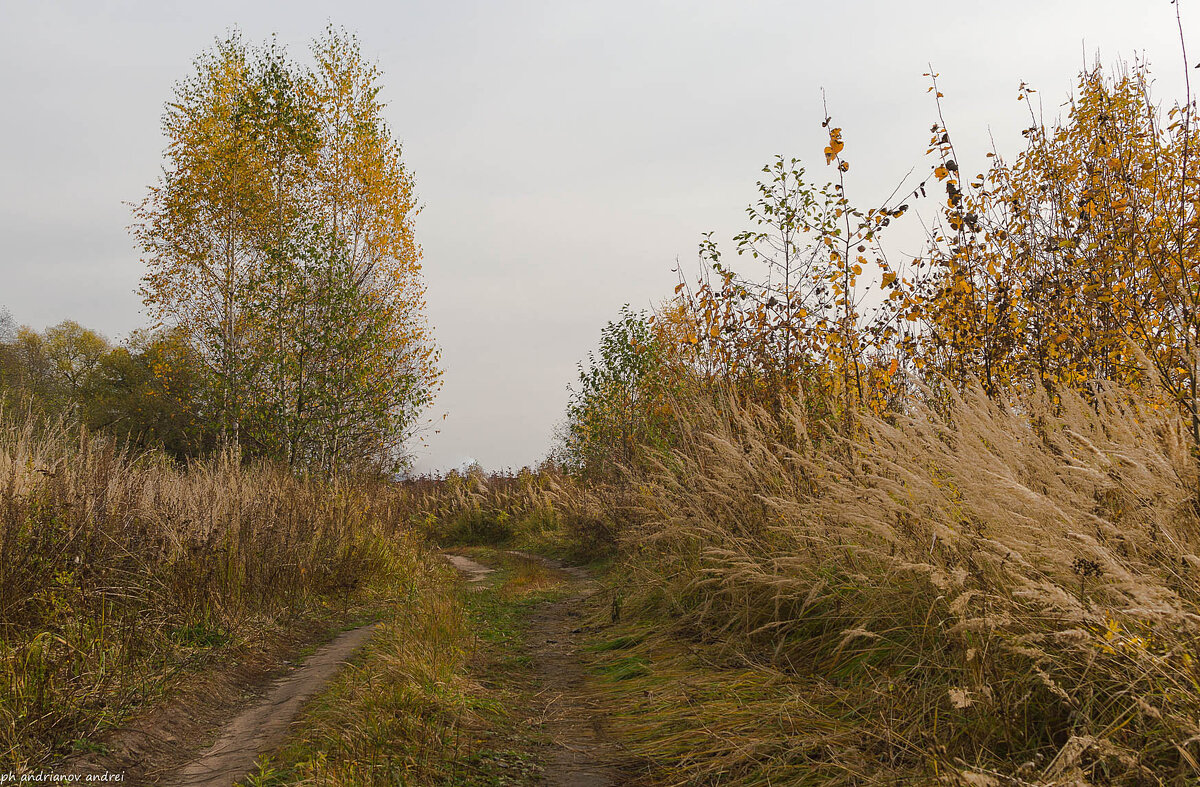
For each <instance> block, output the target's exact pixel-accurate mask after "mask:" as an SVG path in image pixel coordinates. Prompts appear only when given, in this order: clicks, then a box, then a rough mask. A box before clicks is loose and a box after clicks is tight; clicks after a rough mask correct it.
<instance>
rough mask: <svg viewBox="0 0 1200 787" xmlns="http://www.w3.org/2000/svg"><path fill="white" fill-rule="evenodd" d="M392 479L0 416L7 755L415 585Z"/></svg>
mask: <svg viewBox="0 0 1200 787" xmlns="http://www.w3.org/2000/svg"><path fill="white" fill-rule="evenodd" d="M416 552H417V544H416V541H415V539H414V538H413V536H412V535H411V532H410V530H409V528H408V527H407V521H406V520H404V519H403V518H402V517H401V516H400V515H399V508H398V507H397V506H396V505H395V504H394V501H393V499H392V494H391V492H390V491H389V490H388V489H387V488H386V487H383V486H381V485H374V484H369V483H361V484H356V483H347V482H336V483H327V482H323V481H318V480H312V479H310V480H303V479H297V478H296V477H294V476H293V475H292V474H290V473H289V472H287V470H286V469H284V468H276V467H271V466H265V465H262V466H245V465H241V464H239V463H238V462H236V461H232V460H231V459H230V458H228V457H225V458H218V459H214V460H212V461H210V462H205V463H198V464H195V465H192V466H190V467H188V468H179V467H176V466H174V465H173V464H172V463H170V462H169V461H168V460H166V459H165V458H164V457H163V456H161V455H158V454H153V453H147V454H137V455H135V454H131V453H128V452H126V451H124V450H122V449H121V448H120V447H119V446H116V445H114V444H113V443H112V442H111V441H109V440H106V439H103V438H98V437H94V436H91V435H87V434H80V433H78V432H76V431H72V430H68V429H67V428H65V427H63V426H61V425H57V426H56V425H38V424H35V423H34V422H33V421H32V419H28V418H16V417H13V416H12V414H0V761H2V762H3V763H4V764H5V765H6V766H7V767H18V768H19V767H29V766H33V765H36V764H39V763H42V762H44V761H45V760H46V759H47V758H48V757H50V756H51V755H52V754H54V753H61V752H64V751H66V750H69V749H70V748H71V746H72V744H73V742H76V741H79V742H83V741H86V739H87V738H88V737H89V736H91V735H92V734H93V733H94V732H96V731H97V730H99V729H103V728H104V727H106V726H110V725H112V724H114V723H116V722H118V721H119V720H120V719H121V718H122V717H123V715H124V714H125V713H126V712H127V711H128V710H129V709H130V708H131V707H134V706H137V705H138V704H141V703H144V702H146V701H149V700H152V699H153V698H154V697H155V696H157V694H158V693H159V692H160V691H161V689H162V687H163V685H164V683H165V682H166V681H167V680H168V679H169V678H170V677H171V676H173V675H175V674H177V673H178V672H179V671H180V670H186V669H188V668H190V667H192V666H194V665H196V664H198V663H201V662H203V661H204V660H205V659H207V658H208V657H209V654H210V653H213V652H215V651H217V650H221V649H223V648H229V649H230V652H231V653H236V652H237V650H238V649H239V648H240V647H242V646H246V645H253V644H254V643H256V642H259V641H260V640H262V639H263V638H264V637H267V636H270V635H271V634H272V632H279V631H280V630H282V629H283V628H285V627H287V626H289V625H291V623H293V622H295V621H297V620H300V619H312V618H314V617H332V616H336V615H337V614H339V611H344V610H345V609H346V608H347V607H351V606H353V605H354V604H355V603H359V602H362V601H365V600H366V599H368V597H370V596H371V595H372V594H380V595H394V594H396V593H397V592H402V591H403V585H404V584H405V582H406V581H407V577H409V576H410V575H411V574H412V571H413V568H412V567H413V565H414V561H415V560H416Z"/></svg>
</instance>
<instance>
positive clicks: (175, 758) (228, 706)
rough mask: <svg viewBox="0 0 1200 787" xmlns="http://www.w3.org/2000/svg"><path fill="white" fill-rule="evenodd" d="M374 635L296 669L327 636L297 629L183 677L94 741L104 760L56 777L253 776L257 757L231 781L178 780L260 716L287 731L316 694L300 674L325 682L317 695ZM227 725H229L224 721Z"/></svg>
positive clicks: (359, 636) (78, 762) (76, 762)
mask: <svg viewBox="0 0 1200 787" xmlns="http://www.w3.org/2000/svg"><path fill="white" fill-rule="evenodd" d="M371 628H372V627H371V626H365V627H362V628H359V629H354V630H353V631H349V632H346V633H345V634H343V635H341V636H339V637H338V638H336V639H334V640H333V641H332V642H330V643H328V644H327V645H324V646H323V647H321V648H319V649H318V650H317V651H316V652H315V653H314V654H313V655H312V657H310V658H309V659H308V660H307V661H306V663H305V664H304V666H302V667H298V668H297V667H293V666H292V662H290V661H289V658H291V657H292V656H294V654H295V653H297V652H298V651H299V650H300V649H301V648H302V647H303V646H304V644H305V643H311V642H313V641H314V640H315V641H320V640H321V639H322V638H323V637H324V630H323V629H322V628H321V627H319V626H317V625H316V624H309V625H305V626H302V627H300V628H299V629H297V630H295V631H293V632H292V634H291V636H289V637H286V638H281V639H277V640H275V641H273V642H271V643H270V644H269V645H268V646H266V647H264V648H263V649H261V650H259V651H256V652H253V653H250V654H248V655H246V656H245V658H243V659H241V660H240V662H239V663H238V664H236V665H221V666H214V667H212V668H210V669H207V670H205V671H203V672H201V673H200V674H198V675H191V676H188V677H185V678H183V679H181V682H180V684H179V685H177V686H174V687H172V688H171V690H170V691H169V692H168V695H169V698H168V699H166V700H164V701H163V702H160V703H156V704H155V705H153V706H151V707H148V708H146V709H145V710H143V711H141V712H139V713H137V714H135V715H134V716H133V717H131V718H130V719H129V720H128V721H127V722H126V723H125V724H123V725H122V726H121V727H120V728H118V729H115V730H113V731H111V732H110V733H108V734H107V735H105V736H103V737H101V738H99V739H97V740H96V741H95V742H96V743H99V744H101V745H102V746H103V747H104V748H105V750H106V751H105V753H103V754H88V755H79V756H75V757H72V758H70V759H68V760H67V761H66V762H65V763H63V764H62V765H61V766H60V767H58V768H55V769H54V770H55V771H56V772H59V773H78V774H83V775H86V774H100V773H105V772H108V773H120V774H124V780H123V782H122V783H123V784H127V785H166V784H188V785H192V784H225V785H228V784H232V783H233V781H234V779H235V778H236V779H240V778H242V777H243V776H245V775H246V773H247V772H248V771H249V770H250V768H251V767H252V766H253V764H254V759H255V757H257V756H258V751H256V752H255V753H254V754H253V755H250V756H249V759H248V760H247V761H246V764H245V767H244V768H242V770H241V771H240V772H239V773H237V775H236V777H230V778H229V779H228V780H224V779H223V780H221V781H212V782H206V781H196V780H194V777H189V778H191V779H192V780H190V781H186V782H185V781H181V780H182V779H183V778H184V777H185V775H186V774H189V773H191V768H192V767H193V766H192V765H189V763H192V764H193V765H195V764H196V763H198V762H199V760H197V757H198V756H199V755H201V753H202V752H204V750H205V746H206V745H207V744H209V743H211V742H213V741H218V743H217V745H215V746H212V747H211V748H210V749H209V751H213V750H216V749H217V748H218V747H220V746H221V745H222V744H221V741H224V740H225V739H226V738H227V737H228V734H227V732H226V731H227V729H228V727H229V726H230V725H232V724H234V723H237V722H238V721H239V720H240V719H242V717H243V716H245V715H247V714H252V713H253V712H254V711H256V710H257V709H260V708H263V707H270V708H275V709H277V710H278V715H276V716H275V719H274V720H273V721H272V722H271V723H272V724H274V725H275V726H276V727H278V723H277V722H278V721H279V720H281V719H283V717H284V716H287V718H286V720H282V730H283V731H284V732H286V729H287V726H288V725H289V724H290V723H291V721H292V720H293V719H294V717H295V715H296V712H298V710H299V706H300V704H302V703H303V701H304V699H306V698H307V697H309V696H311V694H312V693H313V688H312V685H313V684H312V683H310V682H307V681H305V680H297V679H298V678H300V676H302V675H308V676H312V675H315V674H321V675H324V676H325V677H324V679H323V680H321V681H320V682H319V683H318V688H319V685H320V683H323V682H324V681H325V680H328V677H329V676H331V675H332V672H333V671H334V670H336V668H337V666H338V665H339V664H340V663H341V662H342V661H344V659H345V657H346V656H347V655H348V653H349V651H347V650H346V647H347V642H349V643H351V644H352V645H353V647H351V648H350V651H352V650H353V649H354V647H357V645H359V644H361V642H362V641H365V639H366V636H368V635H369V632H370V629H371ZM347 638H349V639H347ZM331 656H333V657H336V661H335V662H334V664H333V665H332V669H330V667H329V665H328V664H327V662H328V661H329V658H330V657H331ZM318 664H321V665H323V666H322V667H321V671H320V672H319V673H314V672H308V670H310V668H313V667H315V666H316V665H318ZM284 687H287V688H284ZM281 689H283V691H281ZM288 691H294V692H296V693H304V692H307V693H304V696H303V697H301V698H300V699H298V700H297V701H296V702H295V703H294V705H292V704H289V703H288V702H287V697H286V696H285V694H286V692H288ZM288 714H290V715H288ZM231 718H232V719H234V721H233V722H230V721H229V720H230V719H231ZM227 723H228V724H227ZM258 732H260V730H258V729H256V730H255V733H258ZM243 737H245V738H246V739H247V740H249V739H250V738H251V737H253V740H254V741H255V743H256V744H259V743H261V744H262V745H263V746H270V745H277V743H278V741H277V740H276V739H275V738H274V737H270V738H269V739H266V738H263V737H262V736H261V735H258V734H256V735H254V736H250V735H244V736H243ZM226 748H227V747H226ZM222 751H224V749H222ZM226 762H228V763H229V764H230V765H231V767H241V766H240V765H238V766H233V765H232V764H233V762H234V760H233V759H230V760H227V761H226ZM227 770H228V769H227Z"/></svg>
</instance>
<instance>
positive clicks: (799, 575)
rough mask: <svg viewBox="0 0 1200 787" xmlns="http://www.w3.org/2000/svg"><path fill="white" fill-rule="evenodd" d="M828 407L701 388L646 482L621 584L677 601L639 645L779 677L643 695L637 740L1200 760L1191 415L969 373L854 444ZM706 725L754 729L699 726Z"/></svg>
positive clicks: (902, 755) (935, 770)
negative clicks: (1028, 388)
mask: <svg viewBox="0 0 1200 787" xmlns="http://www.w3.org/2000/svg"><path fill="white" fill-rule="evenodd" d="M811 426H812V425H810V424H808V423H807V421H806V415H805V411H804V408H803V407H802V406H800V405H795V406H793V407H791V408H790V409H788V410H786V411H784V412H782V414H780V415H775V416H772V415H769V414H767V413H765V412H762V411H747V410H745V409H740V408H737V407H733V406H731V405H729V403H724V406H723V407H722V408H718V407H716V406H712V405H703V404H697V405H694V406H693V407H692V408H691V410H690V416H689V419H688V422H687V423H686V424H685V425H684V427H685V428H684V430H683V434H684V435H685V438H684V441H683V442H682V444H681V445H680V446H679V448H678V449H677V450H676V451H675V452H674V453H673V454H672V455H671V456H670V458H669V459H668V460H667V461H665V462H664V463H663V464H662V466H661V467H660V470H659V472H658V473H657V474H656V475H655V476H654V477H653V478H652V479H649V480H647V481H646V482H645V483H643V485H642V495H643V501H644V506H645V516H646V524H645V525H644V526H643V527H642V528H640V529H639V530H637V531H635V532H632V533H630V534H629V535H628V537H627V539H626V543H625V547H626V553H627V559H626V560H625V564H624V565H625V567H624V569H623V570H624V572H625V573H624V574H623V576H622V580H621V581H622V582H623V583H624V585H625V587H626V588H628V589H629V592H630V594H631V601H632V604H631V605H629V606H631V607H632V608H633V609H635V610H639V611H640V614H641V615H642V616H646V617H648V618H649V619H651V620H661V619H664V618H665V619H669V620H672V621H674V624H673V625H672V626H671V629H670V630H671V637H670V638H669V639H668V640H666V641H664V642H660V643H659V645H657V646H655V645H653V640H652V641H651V644H648V645H646V646H645V648H647V650H646V652H645V653H644V654H643V657H644V658H651V657H652V656H653V653H654V647H660V648H661V647H665V648H666V649H667V651H666V652H668V653H676V652H677V651H678V645H679V643H683V644H686V646H687V648H688V649H690V652H691V653H692V654H693V656H692V657H691V658H692V659H693V661H691V662H680V661H679V659H678V658H677V656H671V659H669V660H668V662H664V663H662V664H660V665H659V667H658V673H657V674H658V675H659V676H660V678H662V679H663V680H664V681H665V683H666V684H668V685H670V686H671V688H670V689H669V690H670V691H673V692H675V693H676V694H678V693H679V690H678V687H677V686H675V685H674V684H675V683H676V682H678V681H683V682H686V679H687V677H688V674H689V670H695V669H701V668H702V665H706V664H707V665H711V664H712V663H714V660H715V662H717V663H723V664H724V665H725V666H724V667H723V668H722V669H719V670H717V671H715V672H713V671H712V670H711V669H708V667H703V669H705V670H706V671H708V672H709V673H711V676H712V677H711V679H712V680H713V681H716V685H720V684H721V682H722V681H725V682H729V681H732V682H733V684H734V685H736V684H739V682H744V681H750V682H751V683H753V684H754V685H755V686H758V685H760V684H761V685H763V686H769V687H770V689H769V690H767V689H764V690H763V691H762V692H757V691H756V693H754V699H753V702H751V701H750V700H746V701H734V700H733V699H731V698H734V697H737V696H738V693H737V692H727V693H720V692H718V695H719V696H713V697H710V698H709V700H708V701H707V702H702V701H699V700H697V701H694V702H693V701H688V702H686V703H683V704H682V705H681V704H678V703H668V704H667V706H666V707H668V708H671V710H666V711H664V710H663V709H662V708H660V709H658V710H653V709H651V708H649V707H645V709H644V712H642V713H639V712H637V711H634V712H632V714H631V715H629V716H628V718H627V719H626V721H627V723H628V724H629V725H631V727H630V729H631V735H632V739H633V740H636V751H638V753H640V754H642V755H644V756H646V757H648V758H650V759H651V760H655V761H658V762H660V763H662V764H664V765H666V766H669V767H670V768H671V769H673V770H674V771H675V772H678V773H680V774H683V776H682V779H683V780H682V781H680V782H679V783H686V780H687V779H688V778H697V779H699V778H701V777H705V776H712V774H716V773H721V774H725V775H726V777H727V778H729V779H730V781H729V782H728V783H764V784H765V783H771V784H790V783H860V782H862V781H863V780H868V781H871V780H873V781H876V782H879V783H889V782H891V781H894V780H896V779H902V778H903V779H917V780H925V779H939V780H946V779H949V780H951V781H961V782H964V783H967V782H969V783H973V784H986V783H996V784H1010V783H1036V784H1063V783H1068V782H1071V781H1072V780H1074V781H1075V782H1077V783H1079V782H1090V783H1097V784H1110V783H1111V784H1143V783H1145V784H1155V783H1174V781H1175V780H1191V779H1195V778H1196V777H1197V776H1198V775H1200V765H1198V762H1200V746H1198V745H1197V740H1198V739H1200V737H1198V736H1200V683H1198V682H1197V681H1198V679H1200V671H1198V670H1200V664H1198V662H1200V652H1198V647H1200V616H1198V615H1197V607H1196V604H1197V600H1200V579H1198V577H1197V573H1196V572H1197V570H1198V569H1200V555H1198V554H1197V553H1198V551H1200V521H1198V519H1197V514H1196V509H1195V504H1194V501H1195V488H1196V473H1195V462H1194V459H1193V457H1192V454H1191V446H1190V445H1189V442H1188V440H1187V439H1186V436H1185V431H1184V429H1183V426H1182V424H1181V423H1180V422H1179V420H1178V418H1177V417H1175V415H1174V414H1173V413H1171V412H1168V411H1166V410H1158V411H1156V410H1154V409H1152V408H1150V407H1141V406H1139V405H1137V404H1136V403H1133V402H1131V401H1129V400H1128V399H1127V398H1125V397H1123V396H1122V395H1120V394H1119V393H1118V392H1115V391H1102V392H1101V393H1099V394H1098V395H1097V397H1096V398H1095V400H1093V401H1088V400H1085V399H1084V398H1082V397H1080V396H1077V395H1073V394H1063V396H1062V398H1061V400H1060V401H1057V402H1051V401H1049V400H1047V399H1046V398H1044V397H1040V398H1039V397H1030V398H1026V399H1023V400H1020V401H1014V402H1009V403H1007V404H998V403H996V402H993V401H991V400H989V399H988V398H987V397H986V396H984V395H983V394H982V393H980V392H978V391H973V392H971V393H969V394H968V395H967V396H965V397H964V398H952V399H951V400H950V401H949V403H948V404H944V405H940V406H939V407H938V408H936V410H935V408H933V407H931V406H928V405H926V404H923V403H920V402H914V403H913V404H912V405H911V407H910V409H909V411H908V412H907V413H905V414H904V415H902V416H892V417H890V418H888V419H883V418H874V417H871V416H867V415H863V416H861V418H860V420H859V422H858V426H857V430H856V435H855V437H854V439H853V440H849V441H847V440H844V439H839V438H838V437H836V436H835V435H826V436H825V437H823V438H821V439H820V440H818V441H817V442H812V441H810V440H809V438H808V437H807V435H808V434H809V433H810V432H816V431H817V430H816V429H813V428H810V427H811ZM781 434H791V435H793V437H792V438H790V439H788V440H786V441H781V440H780V439H779V436H780V435H781ZM783 442H788V443H790V444H791V445H792V446H793V447H792V448H789V447H787V446H785V445H783ZM672 642H673V643H676V644H675V645H671V644H670V643H672ZM681 664H691V666H690V667H686V666H680V665H681ZM669 665H674V666H669ZM650 666H651V674H653V673H654V664H653V660H651V665H650ZM771 675H774V676H775V677H770V676H771ZM669 676H674V677H672V678H670V679H667V678H668V677H669ZM676 679H678V680H676ZM626 690H627V688H625V689H621V688H618V689H617V691H618V693H620V692H622V691H626ZM630 696H633V695H632V694H631V695H630ZM637 704H638V705H639V706H644V705H645V703H644V702H642V701H640V700H639V701H637ZM747 707H754V708H755V710H754V711H753V712H752V713H747V712H746V708H747ZM785 711H786V713H785ZM785 717H786V718H787V719H789V720H790V721H789V723H790V724H792V725H793V727H795V725H797V724H798V725H799V727H798V729H800V730H801V733H802V738H803V740H802V741H800V739H798V738H796V737H794V734H793V733H788V732H786V729H785V726H781V724H780V723H777V722H779V720H780V719H781V718H785ZM756 718H757V719H758V721H757V722H755V719H756ZM710 722H715V724H713V725H710V724H709V723H710ZM735 722H736V724H740V725H742V726H741V727H738V728H737V729H730V725H731V724H734V723H735ZM706 726H715V727H716V728H720V729H724V730H726V731H727V733H728V735H727V736H726V737H727V738H728V740H729V741H742V743H741V744H739V745H733V744H732V743H730V744H728V745H716V744H713V745H707V746H706V745H701V744H700V743H699V742H698V741H699V740H700V739H706V740H709V741H710V743H712V741H715V740H716V738H712V737H711V736H706V734H705V733H704V732H703V730H705V729H706ZM713 734H714V735H716V733H713ZM697 736H699V737H697ZM718 737H719V736H718ZM681 741H688V742H689V743H688V744H687V745H682V744H681ZM735 774H742V778H744V781H738V780H737V779H736V778H734V775H735ZM755 774H758V776H754V775H755ZM764 774H765V775H764ZM772 774H774V778H772ZM760 777H761V781H760V780H758V779H759V778H760ZM723 783H724V782H723Z"/></svg>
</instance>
